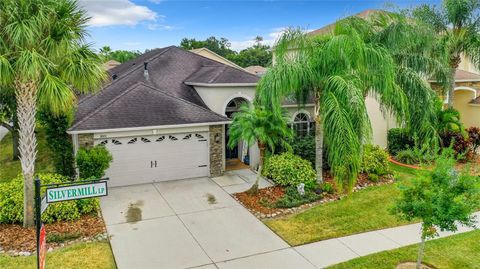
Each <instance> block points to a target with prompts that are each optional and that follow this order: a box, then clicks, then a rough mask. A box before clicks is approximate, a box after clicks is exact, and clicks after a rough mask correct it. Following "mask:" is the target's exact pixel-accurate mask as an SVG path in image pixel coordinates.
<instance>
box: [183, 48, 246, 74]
mask: <svg viewBox="0 0 480 269" xmlns="http://www.w3.org/2000/svg"><path fill="white" fill-rule="evenodd" d="M190 51H191V52H193V53H196V54H198V55H202V56H204V57H207V58H209V59H212V60H214V61H217V62H221V63H222V64H226V65H229V66H231V67H235V68H239V69H243V68H242V67H241V66H239V65H237V64H236V63H234V62H232V61H230V60H228V59H225V57H222V56H220V55H218V54H217V53H215V52H213V51H211V50H209V49H207V48H198V49H192V50H190Z"/></svg>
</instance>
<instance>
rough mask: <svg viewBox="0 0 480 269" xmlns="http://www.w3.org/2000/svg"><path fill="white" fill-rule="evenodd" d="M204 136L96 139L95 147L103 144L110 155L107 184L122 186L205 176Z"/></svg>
mask: <svg viewBox="0 0 480 269" xmlns="http://www.w3.org/2000/svg"><path fill="white" fill-rule="evenodd" d="M205 137H208V133H185V134H174V135H157V136H143V137H127V138H113V139H112V138H110V139H103V140H102V139H100V140H97V141H96V144H104V145H105V146H106V148H107V149H108V150H109V151H110V153H111V154H112V156H113V162H112V164H111V166H110V168H109V169H108V170H107V172H106V176H107V177H109V178H110V185H111V186H124V185H133V184H141V183H148V182H155V181H166V180H175V179H184V178H193V177H202V176H208V173H209V163H208V159H209V158H208V156H209V154H208V142H207V141H206V139H205ZM184 138H185V139H184ZM155 161H156V167H155ZM152 163H153V167H152Z"/></svg>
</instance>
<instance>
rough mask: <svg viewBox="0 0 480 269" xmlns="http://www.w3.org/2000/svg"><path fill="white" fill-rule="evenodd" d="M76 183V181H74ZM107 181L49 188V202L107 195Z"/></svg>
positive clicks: (47, 192)
mask: <svg viewBox="0 0 480 269" xmlns="http://www.w3.org/2000/svg"><path fill="white" fill-rule="evenodd" d="M73 183H74V182H73ZM107 195H108V191H107V182H106V181H97V182H92V183H86V184H79V185H69V186H63V187H54V188H47V190H46V197H47V200H46V202H47V203H55V202H62V201H69V200H77V199H83V198H92V197H100V196H107Z"/></svg>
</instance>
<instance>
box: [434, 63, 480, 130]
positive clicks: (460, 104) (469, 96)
mask: <svg viewBox="0 0 480 269" xmlns="http://www.w3.org/2000/svg"><path fill="white" fill-rule="evenodd" d="M460 67H462V68H468V69H469V70H471V71H470V72H469V71H465V70H461V69H457V71H456V72H455V88H454V96H453V107H454V108H455V109H456V110H458V111H459V112H460V120H461V121H462V123H463V125H464V127H465V128H468V127H472V126H475V127H480V75H479V73H478V71H476V69H475V68H474V67H473V65H472V64H471V63H470V61H469V60H468V59H465V58H462V63H461V65H460ZM430 82H431V83H432V86H433V87H434V88H437V89H438V87H436V85H435V81H430ZM444 99H445V104H446V103H447V97H446V96H445V97H444Z"/></svg>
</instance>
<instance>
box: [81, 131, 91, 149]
mask: <svg viewBox="0 0 480 269" xmlns="http://www.w3.org/2000/svg"><path fill="white" fill-rule="evenodd" d="M78 146H79V147H80V148H87V149H88V148H92V147H93V134H79V135H78Z"/></svg>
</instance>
